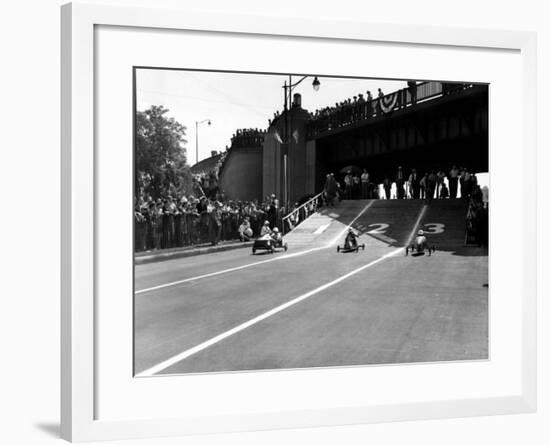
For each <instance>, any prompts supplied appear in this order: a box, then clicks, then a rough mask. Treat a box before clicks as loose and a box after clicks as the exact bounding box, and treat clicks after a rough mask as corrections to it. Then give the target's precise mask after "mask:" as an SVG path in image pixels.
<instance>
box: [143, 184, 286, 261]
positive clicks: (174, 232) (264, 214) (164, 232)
mask: <svg viewBox="0 0 550 445" xmlns="http://www.w3.org/2000/svg"><path fill="white" fill-rule="evenodd" d="M284 214H285V209H284V207H281V206H280V205H279V201H278V200H277V198H276V197H275V195H272V196H269V197H266V199H265V200H264V201H263V202H262V203H258V201H256V200H255V201H233V200H226V199H225V198H224V196H223V193H218V194H217V195H216V197H215V198H210V197H207V196H206V195H203V196H201V198H195V197H193V196H189V197H186V196H181V197H177V196H167V197H166V198H158V199H156V200H154V199H153V198H151V197H150V196H149V197H147V198H139V199H136V200H135V209H134V219H135V251H136V252H137V251H144V250H154V249H167V248H172V247H183V246H190V245H198V244H206V243H208V244H212V245H216V244H218V243H219V242H220V241H228V240H238V239H241V240H242V241H246V240H247V239H250V238H251V237H252V236H256V235H257V234H258V233H259V232H260V229H261V227H262V225H263V224H264V223H265V221H269V224H270V226H271V227H272V228H274V227H277V226H279V227H282V218H283V216H284ZM245 221H246V222H247V224H248V226H249V227H250V230H251V235H248V236H243V233H244V229H243V230H241V229H242V228H241V226H242V224H243V222H245ZM247 233H249V232H248V231H247Z"/></svg>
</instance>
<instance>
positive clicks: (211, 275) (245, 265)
mask: <svg viewBox="0 0 550 445" xmlns="http://www.w3.org/2000/svg"><path fill="white" fill-rule="evenodd" d="M373 204H374V201H370V202H369V203H368V204H367V205H366V206H365V207H364V208H363V209H362V210H361V211H360V212H359V213H358V214H357V216H356V217H355V218H353V220H352V221H351V222H350V223H349V224H348V225H347V226H346V227H345V228H344V229H342V231H341V232H340V233H339V234H338V235H337V236H336V237H335V238H334V239H333V240H331V241H330V242H329V243H328V244H327V245H325V246H319V247H313V248H311V249H307V250H302V251H300V252H294V253H290V254H286V255H283V256H277V257H274V258H270V259H268V260H263V261H257V262H255V263H248V264H243V265H242V266H235V267H230V268H229V269H223V270H218V271H216V272H210V273H205V274H202V275H197V276H195V277H191V278H185V279H183V280H178V281H172V282H170V283H164V284H159V285H158V286H153V287H148V288H146V289H140V290H136V291H135V295H138V294H143V293H145V292H151V291H154V290H158V289H164V288H166V287H172V286H177V285H179V284H184V283H189V282H191V281H197V280H201V279H203V278H209V277H215V276H217V275H222V274H226V273H229V272H236V271H238V270H242V269H247V268H249V267H253V266H258V265H260V264H266V263H271V262H272V261H280V260H285V259H289V258H295V257H297V256H301V255H306V254H308V253H311V252H316V251H318V250H323V249H327V248H329V247H332V246H333V245H334V243H335V242H337V241H338V240H339V239H340V238H341V237H342V235H343V234H344V233H346V231H347V230H348V229H349V228H350V227H351V226H352V224H353V223H354V222H355V221H357V219H358V218H359V217H360V216H361V215H363V213H365V212H366V211H367V210H368V209H369V208H370V206H372V205H373Z"/></svg>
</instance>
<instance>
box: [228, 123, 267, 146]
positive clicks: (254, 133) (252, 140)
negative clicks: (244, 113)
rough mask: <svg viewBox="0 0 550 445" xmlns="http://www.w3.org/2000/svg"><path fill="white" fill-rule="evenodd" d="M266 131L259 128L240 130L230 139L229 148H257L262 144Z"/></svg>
mask: <svg viewBox="0 0 550 445" xmlns="http://www.w3.org/2000/svg"><path fill="white" fill-rule="evenodd" d="M266 133H267V130H262V129H259V128H241V129H239V130H237V131H236V132H235V133H234V134H233V136H232V138H231V147H232V148H239V147H257V146H261V145H262V144H263V143H264V138H265V135H266Z"/></svg>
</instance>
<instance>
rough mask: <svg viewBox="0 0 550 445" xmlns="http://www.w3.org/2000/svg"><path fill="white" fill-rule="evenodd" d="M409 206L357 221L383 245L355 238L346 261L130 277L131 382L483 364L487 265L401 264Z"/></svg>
mask: <svg viewBox="0 0 550 445" xmlns="http://www.w3.org/2000/svg"><path fill="white" fill-rule="evenodd" d="M386 205H387V204H386ZM408 205H409V206H410V208H409V210H408V211H407V212H405V213H406V215H405V216H404V214H403V212H402V211H399V212H388V209H387V207H384V206H383V205H382V204H380V205H377V206H373V207H372V208H370V209H369V210H368V211H367V212H365V214H364V215H362V217H361V218H359V219H358V220H357V221H356V222H355V223H354V226H355V227H358V228H360V229H361V230H362V231H365V232H366V231H369V230H378V231H379V232H384V233H372V234H367V233H365V234H364V235H362V237H361V239H362V242H363V241H364V242H365V243H366V245H367V247H366V249H365V251H361V252H360V253H357V254H355V253H351V254H341V253H340V254H338V253H336V251H335V247H334V246H331V247H327V248H323V246H311V248H307V247H305V248H302V249H301V250H299V251H293V250H292V246H291V249H289V251H288V252H287V253H283V252H280V253H276V254H274V255H270V254H264V255H255V256H252V255H251V252H250V251H249V250H248V249H238V250H234V251H227V252H219V253H216V254H211V255H201V256H198V257H195V258H182V259H178V260H172V261H164V262H161V263H152V264H145V265H140V266H136V290H137V293H136V296H135V371H136V373H137V374H141V373H143V375H152V374H172V373H187V372H207V371H234V370H253V369H274V368H297V367H319V366H336V365H360V364H380V363H403V362H418V361H439V360H464V359H485V358H487V355H488V341H487V335H488V319H487V300H488V296H487V293H488V292H487V287H486V285H487V275H488V272H487V268H488V264H487V263H488V262H487V256H486V255H485V254H484V252H483V251H481V250H479V249H475V248H468V250H466V251H465V250H464V249H457V250H456V251H452V250H451V249H448V250H446V251H441V252H437V253H436V254H435V255H434V256H432V257H428V256H424V257H416V258H414V257H405V256H404V253H403V252H402V250H401V249H400V248H399V245H400V244H402V243H403V242H404V241H403V240H405V239H406V238H408V236H409V235H410V232H411V230H412V229H414V226H415V223H416V222H417V223H419V224H420V225H421V224H422V222H423V218H422V217H423V215H424V214H425V213H427V212H425V211H424V213H421V212H422V206H421V205H418V206H414V205H411V204H408ZM429 216H430V218H431V220H430V223H433V222H437V221H435V220H434V221H432V220H433V219H434V218H436V219H437V213H435V214H434V212H431V213H430V215H429ZM419 217H420V219H419ZM380 218H382V219H380ZM375 223H384V224H388V225H389V227H388V228H387V229H388V230H387V231H384V230H381V229H379V227H380V226H374V229H373V227H369V226H370V225H372V224H375ZM377 228H378V229H377ZM385 233H386V234H389V235H385ZM384 237H386V239H384ZM388 239H393V240H401V241H400V242H396V243H391V242H388ZM447 241H448V240H447ZM448 244H449V243H448V242H447V245H448ZM457 253H458V254H457Z"/></svg>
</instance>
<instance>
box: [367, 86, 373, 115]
mask: <svg viewBox="0 0 550 445" xmlns="http://www.w3.org/2000/svg"><path fill="white" fill-rule="evenodd" d="M372 112H373V109H372V94H371V92H370V91H367V119H368V118H369V117H372Z"/></svg>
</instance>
